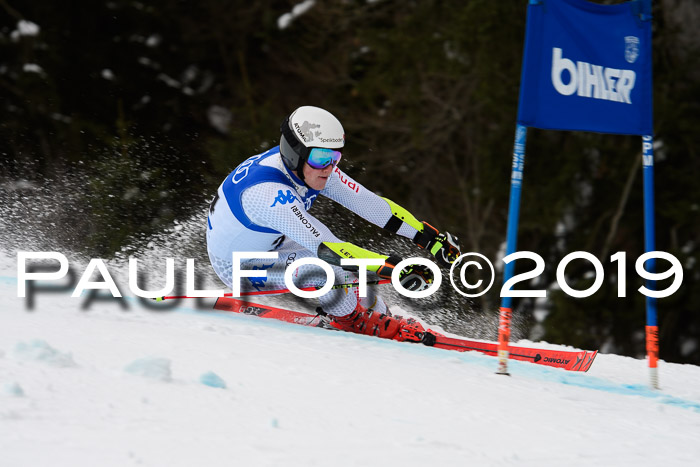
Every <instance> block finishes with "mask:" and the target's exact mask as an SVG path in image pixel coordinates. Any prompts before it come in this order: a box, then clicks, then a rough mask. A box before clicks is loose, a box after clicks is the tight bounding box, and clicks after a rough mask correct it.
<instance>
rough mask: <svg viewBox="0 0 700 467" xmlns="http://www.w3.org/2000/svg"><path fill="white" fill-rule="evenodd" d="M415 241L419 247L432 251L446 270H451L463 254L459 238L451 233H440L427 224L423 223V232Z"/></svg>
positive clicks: (419, 233) (417, 235) (418, 234)
mask: <svg viewBox="0 0 700 467" xmlns="http://www.w3.org/2000/svg"><path fill="white" fill-rule="evenodd" d="M413 241H414V242H415V243H416V245H418V246H419V247H421V248H425V249H427V250H428V251H430V253H431V254H432V255H433V256H434V257H435V259H436V260H437V262H438V264H439V265H440V266H443V267H446V268H449V267H450V266H451V265H452V263H454V262H455V261H457V258H459V256H460V255H461V254H462V252H461V250H460V248H459V239H458V238H457V237H455V236H454V235H452V234H450V233H449V232H445V233H440V232H439V231H438V229H436V228H435V227H433V226H432V225H430V224H428V223H427V222H423V231H422V232H418V233H417V234H416V236H415V237H414V238H413Z"/></svg>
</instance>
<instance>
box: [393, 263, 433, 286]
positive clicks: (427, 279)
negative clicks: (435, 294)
mask: <svg viewBox="0 0 700 467" xmlns="http://www.w3.org/2000/svg"><path fill="white" fill-rule="evenodd" d="M434 280H435V275H434V274H433V271H431V270H430V268H428V267H427V266H423V265H422V264H412V265H410V266H408V267H405V268H403V270H402V271H401V274H399V282H401V285H402V286H404V288H406V289H407V290H410V291H411V292H421V291H423V290H425V289H427V288H428V287H430V284H432V283H433V281H434Z"/></svg>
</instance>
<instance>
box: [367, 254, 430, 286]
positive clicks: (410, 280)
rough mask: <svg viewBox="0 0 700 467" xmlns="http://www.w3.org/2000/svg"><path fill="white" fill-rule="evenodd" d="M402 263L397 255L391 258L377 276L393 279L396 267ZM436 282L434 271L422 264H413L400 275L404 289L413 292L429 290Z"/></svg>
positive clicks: (378, 271)
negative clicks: (392, 275)
mask: <svg viewBox="0 0 700 467" xmlns="http://www.w3.org/2000/svg"><path fill="white" fill-rule="evenodd" d="M400 262H401V258H400V257H399V256H397V255H392V256H389V257H388V258H387V259H386V260H385V262H384V265H382V266H380V267H379V269H378V270H377V275H378V276H379V277H381V278H383V279H391V274H392V272H393V271H394V268H396V265H397V264H399V263H400ZM434 280H435V276H434V274H433V271H431V270H430V269H429V268H428V267H427V266H423V265H422V264H411V265H410V266H406V267H405V268H403V269H402V270H401V273H400V274H399V282H401V285H402V286H404V288H406V289H408V290H410V291H412V292H420V291H422V290H425V289H427V288H428V287H429V286H430V284H432V283H433V281H434Z"/></svg>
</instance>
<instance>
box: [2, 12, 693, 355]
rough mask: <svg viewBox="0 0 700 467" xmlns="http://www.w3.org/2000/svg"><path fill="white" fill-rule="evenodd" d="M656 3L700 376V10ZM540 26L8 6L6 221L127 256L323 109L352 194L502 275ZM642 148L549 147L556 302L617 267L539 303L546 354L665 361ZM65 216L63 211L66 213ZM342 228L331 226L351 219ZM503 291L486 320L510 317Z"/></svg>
mask: <svg viewBox="0 0 700 467" xmlns="http://www.w3.org/2000/svg"><path fill="white" fill-rule="evenodd" d="M599 3H619V2H617V1H608V2H599ZM653 4H654V10H653V13H654V20H653V21H654V22H653V24H654V44H653V53H654V80H655V82H654V106H655V107H654V119H655V130H656V135H655V136H656V141H657V143H658V147H657V148H656V152H655V155H656V173H655V175H656V206H657V214H656V216H657V217H656V222H657V231H656V233H657V248H658V249H659V250H664V251H668V252H670V253H672V254H673V255H675V256H676V257H677V258H678V259H679V260H680V261H681V263H682V264H683V265H684V268H685V278H684V282H683V287H682V288H681V290H679V291H678V292H676V293H675V294H674V295H673V296H672V297H669V298H667V299H662V300H660V301H659V318H660V341H661V358H663V359H666V360H670V361H675V362H692V363H696V364H698V363H700V341H699V339H700V292H698V290H700V274H699V272H698V265H697V257H698V254H699V253H700V252H699V248H700V245H699V244H698V239H699V237H700V222H698V214H699V210H700V185H699V183H698V180H700V158H699V157H698V148H700V137H699V135H700V63H699V62H700V32H699V30H698V28H697V24H698V22H699V21H700V4H698V2H696V1H693V0H686V1H684V0H654V1H653ZM526 7H527V1H526V0H498V1H494V0H443V1H437V0H435V1H432V0H425V1H410V0H378V1H353V0H329V1H317V2H315V3H314V2H308V1H307V2H303V3H299V4H296V3H295V2H290V1H282V0H256V1H254V2H251V1H240V0H199V1H196V2H195V1H175V0H168V1H164V0H158V1H143V2H138V1H130V0H110V1H106V0H73V1H61V2H57V1H53V0H51V1H49V0H21V1H19V0H0V99H1V100H0V202H2V203H3V205H4V208H5V209H6V210H7V209H8V207H9V206H14V207H15V208H17V206H21V209H24V212H25V213H26V216H25V217H31V218H33V219H35V223H33V224H31V225H37V224H36V223H37V222H39V223H40V222H45V223H47V225H48V227H47V228H48V229H49V230H45V232H52V234H51V235H50V237H51V238H52V240H53V241H54V242H55V243H54V246H56V247H57V248H58V247H60V246H61V242H63V243H65V244H70V245H71V246H72V247H73V248H75V245H76V242H78V243H79V244H80V245H81V248H83V251H84V252H85V254H88V255H91V256H97V255H100V256H103V257H104V256H110V255H111V254H114V253H115V252H117V251H120V249H123V248H124V245H125V244H126V243H128V242H129V241H132V240H133V239H134V238H143V239H148V238H149V235H152V234H154V233H157V232H159V231H161V230H162V229H163V228H165V226H170V225H172V224H173V222H177V221H182V220H185V219H187V218H189V217H190V216H192V215H193V214H194V213H196V212H198V210H199V211H201V210H202V209H203V208H204V207H205V206H206V202H207V200H208V199H210V198H211V196H212V193H213V192H214V190H215V189H216V187H217V186H218V184H219V183H220V182H221V181H222V179H223V177H225V176H226V174H227V173H228V172H229V171H230V170H231V169H233V168H234V167H235V166H236V165H237V164H238V163H240V162H241V161H243V160H244V159H245V158H247V157H249V156H251V155H253V154H256V153H258V152H261V151H263V150H265V149H268V148H270V147H272V146H274V145H276V144H277V142H278V137H279V125H280V122H281V121H282V120H283V118H284V117H285V116H286V115H287V114H288V113H289V112H291V111H292V110H293V109H294V108H296V107H297V106H300V105H307V104H309V105H317V106H321V107H324V108H326V109H328V110H330V111H331V112H333V113H334V114H335V115H336V116H338V117H339V119H340V120H341V121H342V123H343V125H344V127H345V129H346V133H347V146H346V149H345V151H344V159H343V168H344V169H345V170H346V171H348V172H349V174H350V175H351V176H353V177H355V178H356V179H358V180H359V181H360V182H362V183H363V184H365V185H367V186H368V187H370V188H372V189H374V190H375V191H377V192H378V193H380V194H382V195H383V196H387V197H389V198H391V199H393V200H395V201H397V202H398V203H399V204H402V205H403V206H405V207H406V208H408V209H409V210H410V211H411V212H413V213H414V214H415V215H416V216H417V217H418V218H420V219H426V220H429V221H430V222H431V223H433V224H434V225H436V226H438V227H439V228H440V229H443V230H449V231H451V232H455V233H457V234H459V235H460V238H461V240H462V244H463V250H465V251H477V252H480V253H483V254H485V255H486V256H488V257H489V258H491V259H492V260H495V259H496V258H497V257H498V254H499V250H501V248H502V245H503V242H504V239H505V231H506V218H507V212H508V194H509V183H510V166H511V154H512V150H513V137H514V130H515V117H516V112H517V97H518V89H519V80H520V65H521V57H522V48H523V39H524V33H525V13H526ZM640 149H641V141H640V138H639V137H627V136H610V135H599V134H591V133H568V132H552V131H549V132H544V131H538V130H530V132H529V134H528V146H527V157H526V169H525V173H524V175H525V178H524V185H523V199H522V208H521V215H520V219H521V221H520V230H519V240H518V247H519V249H521V250H530V251H534V252H536V253H538V254H540V255H541V256H542V257H543V258H545V260H546V262H547V269H546V271H545V274H544V275H543V276H542V277H541V280H540V283H539V287H549V285H548V284H552V283H553V282H554V281H555V271H556V264H557V263H558V262H559V261H560V260H561V258H562V257H564V256H565V255H566V254H567V253H570V252H572V251H576V250H585V251H588V252H591V253H593V254H594V255H596V256H597V257H598V258H600V259H601V261H602V263H603V264H604V266H605V273H606V274H605V277H606V279H607V280H606V282H605V284H604V286H603V287H602V288H601V289H600V291H598V292H597V293H596V294H595V295H593V296H592V297H590V298H587V299H572V298H569V297H567V296H565V295H564V294H562V293H561V292H557V291H556V290H555V289H550V290H549V295H548V297H549V298H548V300H546V301H540V302H534V301H533V300H529V299H523V300H520V301H518V302H517V305H518V306H517V310H516V315H518V316H522V317H525V318H524V322H525V323H526V324H527V326H528V329H529V333H530V335H531V336H533V338H538V339H539V338H541V339H544V340H547V341H550V342H557V343H565V344H570V345H574V346H578V347H582V348H600V349H603V350H605V351H614V352H617V353H621V354H626V355H632V356H643V355H644V325H645V313H644V297H643V296H642V295H641V294H639V293H638V292H637V291H636V289H637V288H638V287H639V286H641V285H642V282H641V280H640V279H639V278H638V277H637V274H636V273H635V270H634V260H635V259H636V258H637V257H638V256H639V255H641V254H642V253H643V251H644V247H643V217H642V215H643V211H642V177H641V154H640V152H641V151H640ZM52 197H53V198H54V199H55V198H60V199H61V200H62V202H61V203H57V204H56V205H55V206H56V207H55V208H53V210H52V212H50V213H47V212H44V211H45V208H44V207H43V205H42V204H41V203H42V202H44V201H45V200H46V199H49V198H52ZM40 199H41V200H44V201H42V202H39V201H38V200H40ZM338 209H339V208H334V207H331V208H328V207H327V208H324V209H322V210H321V211H322V212H321V214H320V215H319V216H320V217H322V218H324V216H325V217H326V218H328V217H330V216H338V215H341V214H342V215H343V216H346V215H347V213H345V212H342V213H341V211H339V210H338ZM42 219H44V220H43V221H42ZM24 220H25V221H26V219H24ZM329 224H331V225H334V222H333V221H332V220H329ZM335 224H338V223H337V222H335ZM18 225H21V223H18ZM344 225H345V223H344ZM348 225H349V226H350V227H347V226H345V227H341V232H340V233H341V234H343V235H345V237H346V238H347V239H348V240H351V241H356V242H358V243H361V240H362V239H365V240H367V239H372V241H373V242H374V241H375V240H376V237H377V236H379V235H381V234H380V233H378V231H377V230H368V229H366V228H365V227H360V226H359V224H356V223H350V224H348ZM6 228H9V227H6ZM50 229H53V230H50ZM373 244H374V245H379V244H380V243H379V244H377V243H373ZM201 248H202V249H203V248H204V244H203V242H202V244H201ZM376 249H378V250H380V251H381V248H380V247H377V248H376ZM616 251H624V252H626V253H627V256H628V268H627V277H628V287H627V298H617V284H616V282H615V273H616V268H617V266H616V265H615V264H613V263H611V262H610V260H609V258H610V255H611V254H613V253H615V252H616ZM660 267H665V266H664V265H662V264H661V262H660ZM519 268H522V269H523V270H527V269H528V268H529V265H527V264H523V265H519ZM567 272H568V276H569V283H570V285H571V286H573V287H575V288H579V289H584V288H587V287H588V286H589V285H590V284H591V283H592V278H590V277H589V275H587V272H589V271H588V269H586V267H585V264H584V263H583V262H581V264H579V262H576V263H572V264H571V265H570V267H569V268H568V269H567ZM498 283H499V282H498V280H497V281H496V284H498ZM661 285H662V286H663V285H664V284H663V283H662V284H661ZM494 289H495V290H494V291H492V292H493V293H492V294H490V295H488V296H486V297H484V298H483V299H482V300H481V301H479V302H472V303H469V307H471V309H472V311H473V310H477V311H478V310H482V311H484V312H487V311H493V310H495V309H496V308H497V306H498V297H497V294H498V289H500V287H494Z"/></svg>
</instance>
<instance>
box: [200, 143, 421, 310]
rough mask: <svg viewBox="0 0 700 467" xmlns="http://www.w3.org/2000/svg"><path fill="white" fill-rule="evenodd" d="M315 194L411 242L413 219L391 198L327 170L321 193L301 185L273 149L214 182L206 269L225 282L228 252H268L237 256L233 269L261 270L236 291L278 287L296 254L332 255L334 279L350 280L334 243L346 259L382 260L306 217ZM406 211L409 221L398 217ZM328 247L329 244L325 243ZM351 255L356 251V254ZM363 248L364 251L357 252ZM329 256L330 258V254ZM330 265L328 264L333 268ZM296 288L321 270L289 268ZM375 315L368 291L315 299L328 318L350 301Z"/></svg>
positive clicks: (376, 301) (316, 278)
mask: <svg viewBox="0 0 700 467" xmlns="http://www.w3.org/2000/svg"><path fill="white" fill-rule="evenodd" d="M319 195H323V196H326V197H328V198H330V199H332V200H333V201H335V202H337V203H340V204H341V205H343V206H345V207H346V208H348V209H349V210H351V211H353V212H354V213H356V214H358V215H359V216H361V217H363V218H364V219H366V220H367V221H369V222H372V223H373V224H375V225H378V226H379V227H382V228H387V229H389V230H391V231H392V232H395V233H397V234H399V235H402V236H404V237H407V238H411V239H413V238H414V237H415V236H416V234H417V233H418V232H419V230H418V229H417V228H416V227H419V225H420V223H417V221H416V220H415V219H414V218H413V217H412V216H410V214H408V213H407V212H406V211H405V210H404V211H401V212H403V213H404V214H405V215H403V216H401V218H400V217H398V216H397V215H396V213H397V211H400V210H401V209H402V208H400V206H398V205H395V204H394V203H393V202H391V201H389V200H387V199H384V198H381V197H379V196H378V195H376V194H374V193H373V192H371V191H369V190H367V189H366V188H365V187H363V186H362V185H360V184H359V183H357V182H356V181H355V180H353V179H351V178H350V177H348V176H347V175H346V174H345V173H344V172H343V171H342V170H340V169H339V168H337V167H336V168H335V169H334V171H333V172H332V174H331V176H330V177H329V179H328V182H327V183H326V187H325V188H324V189H323V190H321V191H317V190H313V189H311V188H309V187H308V186H306V185H305V184H304V183H303V182H302V181H301V180H300V179H299V178H298V177H297V176H296V175H294V173H292V172H291V171H290V170H289V169H288V168H287V167H286V166H285V165H284V163H283V162H282V158H281V156H280V153H279V147H275V148H272V149H270V150H269V151H266V152H264V153H262V154H258V155H256V156H253V157H250V158H249V159H247V160H246V161H245V162H243V163H242V164H240V165H239V166H238V167H237V168H236V169H235V170H234V171H233V172H231V173H230V174H229V175H228V177H226V179H225V180H224V182H223V183H222V184H221V186H219V189H218V191H217V195H216V197H215V198H214V201H213V202H212V204H211V207H210V210H209V215H208V218H207V250H208V252H209V259H210V260H211V264H212V266H213V267H214V271H215V272H216V274H217V275H218V276H219V277H220V278H221V280H222V281H223V282H224V283H225V284H226V285H227V286H228V287H231V285H232V258H231V255H232V253H233V252H235V251H239V252H240V251H256V252H264V251H276V252H277V253H278V254H279V256H278V259H277V260H263V259H252V260H243V261H242V264H241V269H264V270H266V271H267V278H243V279H241V290H258V291H263V290H279V289H286V285H285V284H284V272H285V270H286V268H287V266H288V265H290V264H292V262H294V261H295V260H298V259H301V258H304V257H318V256H319V252H321V251H324V254H323V255H322V256H323V259H324V260H326V261H328V256H329V254H331V256H333V255H335V256H337V261H328V262H329V263H331V267H332V268H333V272H334V274H335V284H348V283H356V282H357V277H356V275H355V274H354V273H352V272H349V271H347V270H344V269H343V268H341V267H340V266H338V265H339V264H340V261H339V260H340V257H341V254H340V253H337V252H338V250H339V245H340V246H344V249H343V254H344V256H346V257H347V256H349V255H348V253H347V251H353V252H354V254H353V255H352V257H374V258H386V256H381V255H377V254H375V253H372V252H369V251H368V250H363V249H362V248H359V247H355V246H354V245H352V244H350V243H347V242H344V241H343V240H340V239H339V238H337V237H336V236H335V235H334V234H333V233H332V232H331V231H330V230H329V229H328V227H326V226H325V225H324V224H323V223H322V222H320V221H319V220H318V219H316V218H315V217H314V216H312V215H311V214H309V212H308V210H309V209H310V208H311V206H312V205H313V203H314V201H315V200H316V198H317V197H318V196H319ZM406 215H407V216H408V217H410V218H411V221H412V222H411V221H408V222H411V224H412V225H409V223H407V221H405V220H402V219H405V218H406ZM414 226H415V227H414ZM329 246H330V248H329ZM358 252H359V253H358ZM363 252H366V253H367V255H366V256H365V255H363ZM336 253H337V255H336ZM332 263H335V265H333V264H332ZM293 280H294V283H295V285H296V286H297V287H299V288H303V287H310V286H316V287H321V286H323V285H324V284H325V283H326V274H325V272H324V271H323V270H321V269H320V268H319V267H318V266H314V265H303V266H301V267H299V268H297V270H296V271H295V272H294V274H293ZM358 300H359V301H360V304H361V305H362V306H364V307H365V308H373V309H375V310H376V311H378V312H380V313H383V312H385V311H386V304H385V303H384V301H383V300H382V299H381V298H379V297H376V296H373V295H372V293H371V291H370V293H369V296H368V297H366V298H362V299H360V298H359V297H358V294H357V288H356V287H352V288H349V289H348V288H341V289H334V290H331V291H330V292H329V293H327V294H325V295H323V296H322V297H321V298H320V301H321V306H322V307H323V309H324V311H326V312H327V313H329V314H331V315H334V316H345V315H347V314H349V313H351V312H352V311H353V310H354V309H355V307H356V306H357V304H358Z"/></svg>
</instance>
